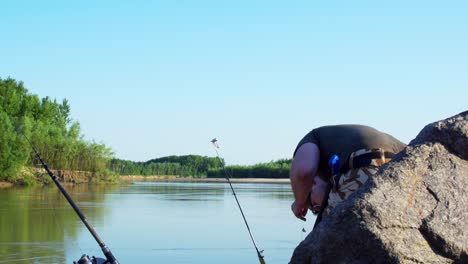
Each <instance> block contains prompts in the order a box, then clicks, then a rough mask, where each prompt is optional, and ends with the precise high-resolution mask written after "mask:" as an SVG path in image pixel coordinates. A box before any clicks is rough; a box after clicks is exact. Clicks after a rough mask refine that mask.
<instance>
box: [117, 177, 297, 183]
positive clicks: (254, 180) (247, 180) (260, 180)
mask: <svg viewBox="0 0 468 264" xmlns="http://www.w3.org/2000/svg"><path fill="white" fill-rule="evenodd" d="M120 179H121V180H123V181H129V182H132V181H171V182H178V181H180V182H226V179H225V178H183V177H176V176H120ZM231 182H238V183H289V179H267V178H232V179H231Z"/></svg>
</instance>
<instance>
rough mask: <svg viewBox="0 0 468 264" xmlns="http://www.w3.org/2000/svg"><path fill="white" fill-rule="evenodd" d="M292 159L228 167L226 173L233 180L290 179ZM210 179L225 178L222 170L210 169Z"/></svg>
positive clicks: (208, 174) (208, 175) (208, 173)
mask: <svg viewBox="0 0 468 264" xmlns="http://www.w3.org/2000/svg"><path fill="white" fill-rule="evenodd" d="M290 167H291V160H290V159H282V160H278V161H272V162H267V163H259V164H255V165H252V166H243V165H233V166H227V167H226V171H227V173H228V174H229V177H232V178H276V179H279V178H289V168H290ZM207 177H208V178H220V177H224V171H223V169H222V168H215V169H210V170H208V172H207Z"/></svg>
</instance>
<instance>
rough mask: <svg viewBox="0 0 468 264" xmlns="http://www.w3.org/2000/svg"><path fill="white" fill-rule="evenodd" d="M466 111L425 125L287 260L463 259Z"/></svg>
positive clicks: (467, 230) (467, 208) (467, 200)
mask: <svg viewBox="0 0 468 264" xmlns="http://www.w3.org/2000/svg"><path fill="white" fill-rule="evenodd" d="M467 191H468V111H465V112H463V113H461V114H458V115H456V116H454V117H451V118H448V119H446V120H442V121H439V122H435V123H432V124H429V125H427V126H426V127H425V128H424V129H423V130H422V131H421V132H420V133H419V135H418V136H417V137H416V138H415V139H414V140H413V141H411V143H410V144H409V145H408V147H407V148H406V149H405V150H403V151H402V152H400V153H399V154H398V155H397V156H396V157H395V158H394V159H393V160H392V161H391V162H390V163H388V164H386V165H384V166H382V168H381V169H380V170H379V172H378V173H377V174H376V175H375V176H374V177H373V178H372V179H371V180H369V181H368V182H367V183H366V185H364V186H363V188H362V189H360V190H359V191H357V192H356V193H354V194H353V195H352V196H351V197H350V198H349V199H348V200H346V201H344V202H343V203H341V204H340V205H339V206H337V207H336V208H335V209H334V210H333V211H332V212H331V214H330V215H329V216H328V217H327V218H326V219H324V220H323V221H322V222H321V223H320V224H319V225H318V226H317V228H316V229H315V230H314V232H312V233H311V234H309V235H308V236H307V238H306V239H305V240H304V241H303V242H302V243H301V244H300V245H299V246H298V247H297V248H296V250H295V251H294V253H293V256H292V258H291V261H290V263H293V264H296V263H468V256H467V252H468V196H467Z"/></svg>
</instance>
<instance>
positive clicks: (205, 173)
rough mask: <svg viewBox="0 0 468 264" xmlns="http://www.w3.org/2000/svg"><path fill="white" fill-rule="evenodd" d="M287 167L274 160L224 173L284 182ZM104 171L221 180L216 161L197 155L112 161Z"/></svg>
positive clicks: (283, 161) (287, 173) (222, 175)
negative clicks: (276, 179) (137, 160)
mask: <svg viewBox="0 0 468 264" xmlns="http://www.w3.org/2000/svg"><path fill="white" fill-rule="evenodd" d="M222 162H224V161H222ZM290 165H291V160H278V161H272V162H268V163H260V164H256V165H252V166H241V165H233V166H227V167H226V171H227V173H228V174H229V176H230V177H233V178H288V177H289V167H290ZM108 168H109V169H110V170H111V171H113V172H115V173H117V174H119V175H143V176H149V175H176V176H185V177H199V178H200V177H209V178H222V177H225V176H224V175H225V174H224V169H223V167H222V163H221V161H220V160H219V159H218V158H212V157H205V156H198V155H186V156H169V157H163V158H158V159H152V160H149V161H146V162H133V161H129V160H120V159H112V160H111V161H110V162H109V166H108Z"/></svg>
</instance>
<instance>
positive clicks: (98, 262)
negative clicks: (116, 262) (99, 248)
mask: <svg viewBox="0 0 468 264" xmlns="http://www.w3.org/2000/svg"><path fill="white" fill-rule="evenodd" d="M106 263H109V262H108V261H107V260H106V259H103V258H96V257H94V256H93V257H91V258H89V256H88V255H86V254H84V255H83V256H81V258H80V259H79V260H78V262H76V261H73V264H106Z"/></svg>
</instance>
